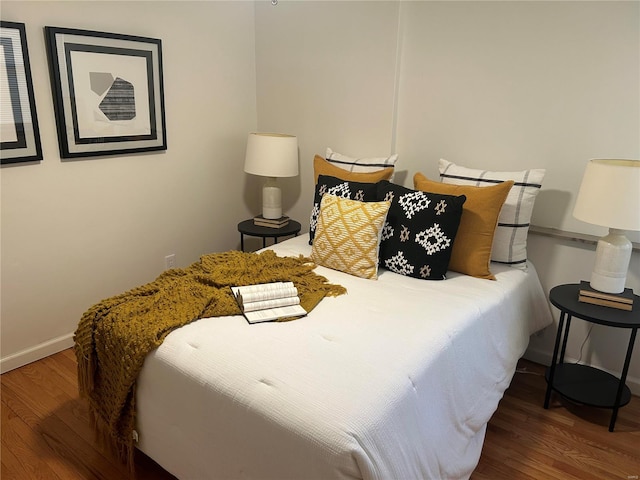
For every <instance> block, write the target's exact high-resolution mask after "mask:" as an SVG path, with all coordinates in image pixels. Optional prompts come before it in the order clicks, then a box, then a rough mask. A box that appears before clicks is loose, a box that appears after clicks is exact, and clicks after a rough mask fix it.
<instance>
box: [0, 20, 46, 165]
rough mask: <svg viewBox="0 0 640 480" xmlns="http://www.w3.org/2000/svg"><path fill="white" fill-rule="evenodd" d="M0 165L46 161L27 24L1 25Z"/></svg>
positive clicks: (12, 23) (2, 23) (1, 23)
mask: <svg viewBox="0 0 640 480" xmlns="http://www.w3.org/2000/svg"><path fill="white" fill-rule="evenodd" d="M0 62H2V66H1V70H2V71H0V105H2V108H0V161H1V163H2V165H4V164H7V163H17V162H35V161H39V160H42V147H41V145H40V131H39V129H38V116H37V115H36V103H35V97H34V95H33V83H32V81H31V67H30V64H29V50H28V48H27V35H26V31H25V27H24V23H16V22H5V21H0Z"/></svg>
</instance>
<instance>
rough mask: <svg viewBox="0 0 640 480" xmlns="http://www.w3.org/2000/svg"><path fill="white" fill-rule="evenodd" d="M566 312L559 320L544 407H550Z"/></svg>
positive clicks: (561, 314)
mask: <svg viewBox="0 0 640 480" xmlns="http://www.w3.org/2000/svg"><path fill="white" fill-rule="evenodd" d="M566 315H567V314H566V312H564V311H563V312H561V313H560V320H559V321H558V332H557V333H556V344H555V346H554V347H553V357H551V366H550V367H549V380H548V382H547V393H546V394H545V396H544V408H549V400H550V399H551V390H552V385H553V376H554V374H555V373H556V359H557V358H558V350H559V349H560V339H561V338H562V329H563V327H564V319H565V317H566Z"/></svg>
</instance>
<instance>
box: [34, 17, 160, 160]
mask: <svg viewBox="0 0 640 480" xmlns="http://www.w3.org/2000/svg"><path fill="white" fill-rule="evenodd" d="M44 30H45V41H46V46H47V55H48V58H49V73H50V76H51V89H52V92H53V104H54V110H55V116H56V123H57V127H58V144H59V146H60V156H61V157H62V158H77V157H91V156H99V155H121V154H129V153H138V152H151V151H159V150H166V149H167V133H166V123H165V113H164V82H163V75H162V42H161V41H160V40H159V39H155V38H146V37H139V36H134V35H121V34H117V33H106V32H95V31H90V30H78V29H74V28H60V27H49V26H48V27H45V29H44Z"/></svg>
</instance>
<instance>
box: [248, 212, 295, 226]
mask: <svg viewBox="0 0 640 480" xmlns="http://www.w3.org/2000/svg"><path fill="white" fill-rule="evenodd" d="M288 223H289V217H287V216H286V215H283V216H282V217H280V218H264V217H263V216H262V215H258V216H257V217H253V224H254V225H259V226H261V227H270V228H282V227H284V226H286V225H287V224H288Z"/></svg>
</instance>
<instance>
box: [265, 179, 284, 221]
mask: <svg viewBox="0 0 640 480" xmlns="http://www.w3.org/2000/svg"><path fill="white" fill-rule="evenodd" d="M262 216H263V217H264V218H268V219H276V218H280V217H282V192H281V190H280V187H278V184H277V182H276V179H275V178H273V177H269V178H268V179H267V181H266V182H265V183H264V187H262Z"/></svg>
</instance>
